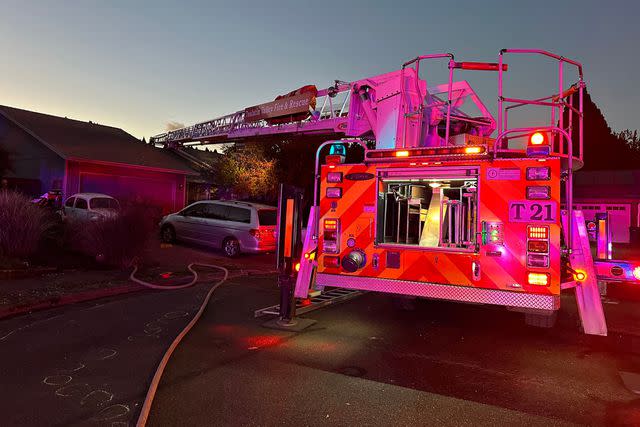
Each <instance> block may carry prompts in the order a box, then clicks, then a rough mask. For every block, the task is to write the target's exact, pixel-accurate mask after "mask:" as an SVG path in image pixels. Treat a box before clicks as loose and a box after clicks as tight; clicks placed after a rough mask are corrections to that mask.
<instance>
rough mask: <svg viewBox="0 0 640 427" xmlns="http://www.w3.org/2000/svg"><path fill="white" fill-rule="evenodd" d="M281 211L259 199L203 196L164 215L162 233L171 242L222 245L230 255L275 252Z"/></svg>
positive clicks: (218, 246) (161, 225) (165, 240)
mask: <svg viewBox="0 0 640 427" xmlns="http://www.w3.org/2000/svg"><path fill="white" fill-rule="evenodd" d="M277 212H278V210H277V209H276V208H275V207H273V206H268V205H262V204H258V203H249V202H237V201H222V200H202V201H199V202H195V203H192V204H191V205H189V206H187V207H186V208H184V209H182V210H181V211H180V212H177V213H174V214H170V215H167V216H165V217H164V218H162V221H160V236H161V238H162V240H163V241H164V242H167V243H169V242H173V241H175V240H182V241H185V242H193V243H200V244H204V245H208V246H212V247H215V248H221V249H222V250H223V251H224V253H225V255H227V256H229V257H235V256H237V255H238V254H240V253H241V252H246V253H259V252H273V251H275V249H276V238H275V232H276V220H277V216H278V215H277Z"/></svg>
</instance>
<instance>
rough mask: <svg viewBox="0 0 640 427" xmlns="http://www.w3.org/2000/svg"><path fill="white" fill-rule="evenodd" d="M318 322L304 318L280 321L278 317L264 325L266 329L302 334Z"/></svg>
mask: <svg viewBox="0 0 640 427" xmlns="http://www.w3.org/2000/svg"><path fill="white" fill-rule="evenodd" d="M316 323H317V320H313V319H305V318H303V317H294V318H293V319H291V320H286V319H280V318H278V317H276V318H275V319H271V320H269V321H268V322H265V323H263V324H262V326H264V327H265V328H269V329H278V330H281V331H289V332H301V331H304V330H305V329H307V328H308V327H309V326H312V325H315V324H316Z"/></svg>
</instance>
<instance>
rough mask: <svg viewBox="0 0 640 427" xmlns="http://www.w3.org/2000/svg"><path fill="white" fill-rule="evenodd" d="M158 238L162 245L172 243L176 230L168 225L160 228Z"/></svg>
mask: <svg viewBox="0 0 640 427" xmlns="http://www.w3.org/2000/svg"><path fill="white" fill-rule="evenodd" d="M160 238H161V239H162V241H163V242H164V243H173V242H174V241H175V240H176V230H174V229H173V227H172V226H170V225H165V226H164V227H162V230H161V232H160Z"/></svg>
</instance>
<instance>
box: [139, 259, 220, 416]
mask: <svg viewBox="0 0 640 427" xmlns="http://www.w3.org/2000/svg"><path fill="white" fill-rule="evenodd" d="M194 265H198V266H201V267H210V268H215V269H217V270H220V271H222V272H223V273H224V276H223V277H222V279H220V280H219V281H217V282H216V283H214V284H213V286H211V289H209V292H208V293H207V295H206V296H205V297H204V301H202V305H201V306H200V309H199V310H198V312H197V313H196V314H195V316H193V319H191V321H190V322H189V323H188V324H187V326H185V327H184V329H183V330H182V331H180V333H179V334H178V335H177V336H176V337H175V339H174V340H173V341H172V342H171V345H170V346H169V348H168V349H167V351H166V352H165V353H164V356H163V357H162V360H160V363H159V364H158V367H157V368H156V371H155V373H154V374H153V378H152V379H151V385H150V386H149V389H148V390H147V395H146V396H145V398H144V402H143V404H142V408H141V409H140V416H139V417H138V421H137V423H136V426H138V427H142V426H145V425H146V424H147V419H148V418H149V413H150V411H151V404H152V403H153V398H154V397H155V395H156V391H157V390H158V385H159V384H160V379H161V378H162V374H163V372H164V369H165V367H166V366H167V363H168V362H169V359H170V358H171V355H172V354H173V352H174V350H175V349H176V347H178V344H180V341H182V339H183V338H184V337H185V335H187V334H188V333H189V331H190V330H191V328H193V326H194V325H195V324H196V322H197V321H198V320H199V319H200V317H201V316H202V313H204V309H205V308H206V307H207V304H208V303H209V300H210V299H211V295H213V292H214V291H215V290H216V289H217V288H218V287H219V286H220V285H222V284H223V283H224V282H225V281H226V280H227V277H229V270H227V269H226V268H224V267H220V266H218V265H213V264H204V263H199V262H192V263H191V264H189V265H188V266H187V269H188V270H189V271H190V272H191V273H193V279H192V280H191V282H189V283H185V284H183V285H175V286H162V285H154V284H153V283H149V282H145V281H144V280H140V279H137V278H136V277H135V274H136V272H137V271H138V266H137V265H136V266H134V268H133V271H132V272H131V275H130V276H129V278H130V279H131V280H132V281H133V282H135V283H138V284H139V285H142V286H145V287H147V288H151V289H162V290H175V289H184V288H188V287H190V286H193V285H194V284H195V283H196V282H197V281H198V273H197V272H196V271H195V270H194V269H193V266H194Z"/></svg>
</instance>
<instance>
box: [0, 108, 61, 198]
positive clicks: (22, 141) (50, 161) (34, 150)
mask: <svg viewBox="0 0 640 427" xmlns="http://www.w3.org/2000/svg"><path fill="white" fill-rule="evenodd" d="M0 146H1V147H2V149H3V150H6V151H7V152H8V153H9V158H10V162H11V169H12V170H10V171H9V172H8V173H7V174H6V178H7V179H8V180H9V181H10V184H11V182H12V181H13V182H16V183H18V188H20V189H21V190H23V191H24V192H26V193H28V194H29V195H31V196H39V195H40V194H42V193H44V192H46V191H49V190H54V189H60V188H61V187H62V182H63V180H64V159H62V157H60V156H58V155H57V154H56V153H54V152H53V151H51V150H50V149H49V148H47V147H46V146H44V145H43V144H42V143H41V142H40V141H38V140H37V139H35V138H34V137H33V136H31V135H29V134H28V133H27V132H25V131H24V130H23V129H21V128H20V127H18V126H16V125H15V124H14V123H12V122H11V121H9V120H7V119H6V118H5V117H3V116H1V115H0ZM21 183H22V185H21Z"/></svg>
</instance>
